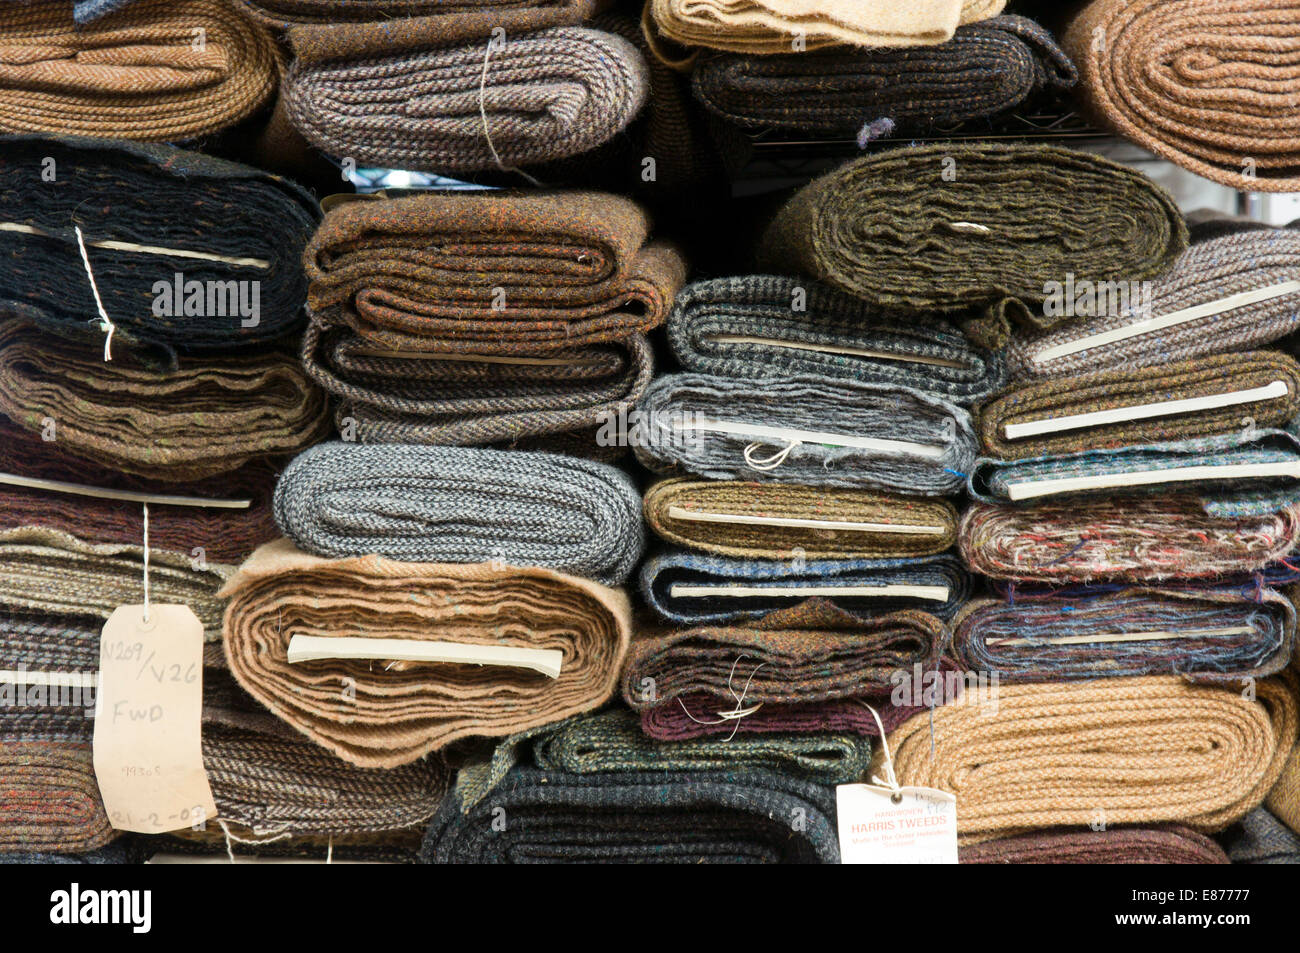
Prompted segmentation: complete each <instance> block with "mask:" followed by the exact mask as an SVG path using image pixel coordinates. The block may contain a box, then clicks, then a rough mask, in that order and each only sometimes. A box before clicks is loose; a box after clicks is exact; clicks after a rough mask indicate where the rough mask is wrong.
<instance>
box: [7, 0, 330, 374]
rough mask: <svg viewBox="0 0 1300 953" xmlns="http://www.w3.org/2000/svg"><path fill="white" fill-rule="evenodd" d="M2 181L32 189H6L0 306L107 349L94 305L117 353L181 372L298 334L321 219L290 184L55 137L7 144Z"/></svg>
mask: <svg viewBox="0 0 1300 953" xmlns="http://www.w3.org/2000/svg"><path fill="white" fill-rule="evenodd" d="M11 5H12V4H11ZM0 69H2V68H0ZM0 109H2V107H0ZM43 170H48V171H50V172H51V173H52V175H53V177H54V178H53V181H46V180H45V178H44V177H43V175H42V174H41V173H42V172H43ZM0 176H2V177H4V178H5V179H6V180H7V181H20V180H21V181H23V182H27V183H28V185H27V187H25V188H21V189H19V188H14V189H6V190H4V191H3V192H0V300H8V301H14V302H21V303H23V304H26V305H30V306H31V307H33V308H37V309H39V310H40V311H41V312H42V314H41V317H42V319H43V323H45V324H46V325H47V326H49V327H50V328H51V329H53V330H56V331H58V332H59V333H60V334H63V335H68V336H72V335H78V334H80V335H81V336H85V337H90V338H92V339H93V340H95V342H96V343H98V344H100V345H101V346H102V344H103V337H104V332H103V331H102V330H101V329H100V327H99V322H98V321H96V320H94V318H95V315H96V314H97V311H96V301H97V299H98V300H101V301H102V302H103V306H104V310H105V311H106V312H107V314H108V316H109V318H110V319H111V320H112V322H113V325H114V332H113V341H112V344H113V347H114V348H115V349H116V348H121V347H124V346H125V347H127V348H130V347H139V348H141V349H145V350H147V351H148V352H149V353H150V354H151V355H152V354H155V353H158V352H161V354H162V355H163V357H164V359H167V360H169V362H170V363H171V364H172V365H173V366H174V365H175V361H176V355H175V352H176V351H177V350H180V351H183V352H186V353H195V352H198V353H201V352H204V351H212V350H221V349H230V348H233V347H236V346H239V345H247V344H257V343H260V342H264V341H270V340H273V339H276V338H283V337H285V336H286V335H288V334H291V333H293V332H295V331H297V330H298V329H300V328H301V327H302V323H303V322H302V316H303V314H302V306H303V302H304V300H305V299H306V296H307V281H306V279H305V278H304V277H303V275H302V271H301V269H300V268H299V267H298V263H299V262H300V260H301V256H302V250H303V248H305V247H306V244H307V240H308V239H309V238H310V237H311V233H312V230H313V228H314V227H315V224H316V222H317V220H318V219H319V217H320V213H319V211H317V209H316V205H315V202H314V200H313V199H312V197H311V195H310V194H309V193H308V192H307V191H306V190H305V189H302V188H300V187H299V186H297V185H295V184H294V183H292V182H289V181H288V180H285V179H281V178H277V177H276V176H273V175H270V174H269V173H266V172H262V171H260V170H258V169H254V168H251V167H250V166H244V165H238V164H236V163H234V162H227V161H225V160H223V159H215V158H212V157H210V156H205V155H200V154H199V153H197V152H186V151H184V150H181V149H175V148H172V147H171V146H162V145H149V144H142V143H131V142H110V141H104V140H96V139H82V138H75V137H53V136H4V137H0ZM77 229H80V230H81V233H82V238H83V240H84V243H85V248H86V257H87V258H88V259H89V261H90V268H91V271H92V273H93V274H94V287H93V288H92V286H91V283H90V279H89V276H88V275H87V273H86V265H85V262H84V260H83V259H82V254H81V248H80V246H79V244H78V239H77V231H76V230H77Z"/></svg>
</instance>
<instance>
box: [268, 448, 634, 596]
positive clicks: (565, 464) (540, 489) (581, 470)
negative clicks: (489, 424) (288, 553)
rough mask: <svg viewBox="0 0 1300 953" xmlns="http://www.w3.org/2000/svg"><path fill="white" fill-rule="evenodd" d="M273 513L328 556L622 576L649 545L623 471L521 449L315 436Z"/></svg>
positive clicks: (285, 478) (610, 579)
mask: <svg viewBox="0 0 1300 953" xmlns="http://www.w3.org/2000/svg"><path fill="white" fill-rule="evenodd" d="M274 511H275V522H276V524H277V525H278V526H279V527H280V530H281V532H283V533H284V534H285V535H286V536H288V537H289V538H290V539H292V540H293V541H294V542H295V543H296V544H297V545H298V546H299V547H300V548H301V549H304V550H306V551H308V552H311V553H314V554H316V555H318V556H326V557H331V558H340V557H349V556H364V555H368V554H371V553H378V554H379V555H382V556H387V557H389V558H390V559H401V560H406V561H408V562H428V563H481V562H489V561H499V562H504V563H507V564H509V565H516V566H541V567H543V568H547V569H555V570H558V571H560V572H566V573H572V574H574V575H579V576H586V577H588V578H590V579H595V580H597V581H598V582H602V583H606V584H608V585H618V584H619V583H621V582H623V581H624V580H625V579H627V577H628V575H629V574H630V573H631V572H632V570H633V568H634V567H635V566H636V563H637V560H639V559H640V558H641V553H642V551H643V550H644V548H645V529H644V527H643V525H642V522H641V498H640V495H639V494H638V492H637V488H636V486H635V485H634V484H633V482H632V479H631V478H630V477H629V476H628V475H627V474H625V473H623V472H622V471H621V470H617V469H615V468H614V467H611V466H606V465H604V464H600V463H593V462H591V461H588V460H581V459H578V458H576V457H564V456H558V455H556V454H550V453H529V452H525V451H521V450H511V451H504V450H489V449H482V448H474V447H469V448H467V447H428V446H419V445H410V444H355V443H342V442H339V441H335V442H332V443H324V444H319V445H317V446H315V447H312V448H311V449H310V450H307V451H306V452H304V453H302V454H300V455H299V456H297V457H296V458H294V460H293V462H292V463H290V464H289V466H288V467H287V468H286V469H285V471H284V474H283V475H282V476H281V477H280V482H279V484H278V485H277V486H276V488H275V500H274Z"/></svg>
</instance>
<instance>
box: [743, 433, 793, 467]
mask: <svg viewBox="0 0 1300 953" xmlns="http://www.w3.org/2000/svg"><path fill="white" fill-rule="evenodd" d="M761 446H762V444H758V443H751V444H750V445H749V446H747V447H746V448H745V465H746V466H747V467H749V468H750V469H751V470H758V471H759V472H760V473H767V472H770V471H772V470H775V469H777V468H778V467H779V466H781V464H783V463H785V461H786V458H787V457H789V456H790V453H791V451H793V450H794V448H795V447H797V446H799V441H798V440H793V441H791V442H790V443H788V444H786V445H785V448H784V449H783V450H778V451H777V452H776V453H774V454H772V455H771V456H770V457H768V458H767V459H766V460H760V459H758V458H757V457H755V456H754V451H755V450H757V449H758V448H759V447H761Z"/></svg>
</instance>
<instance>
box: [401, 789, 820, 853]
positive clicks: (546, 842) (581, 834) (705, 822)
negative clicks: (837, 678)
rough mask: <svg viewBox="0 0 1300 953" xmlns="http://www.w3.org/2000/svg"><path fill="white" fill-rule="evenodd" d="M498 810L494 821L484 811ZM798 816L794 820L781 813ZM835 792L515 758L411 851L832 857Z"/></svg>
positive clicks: (451, 806) (450, 809)
mask: <svg viewBox="0 0 1300 953" xmlns="http://www.w3.org/2000/svg"><path fill="white" fill-rule="evenodd" d="M501 810H504V811H505V812H506V814H505V816H506V817H508V818H509V822H508V823H507V824H506V829H505V830H504V831H502V830H497V829H496V828H497V827H499V825H494V824H493V818H494V817H499V816H500V811H501ZM792 817H800V818H802V819H804V821H805V823H803V824H801V825H798V828H797V829H792V825H791V823H790V819H791V818H792ZM834 818H835V799H834V792H833V791H832V790H831V789H830V788H827V787H824V786H822V785H817V784H810V783H808V782H806V781H801V780H798V779H796V778H791V777H787V776H785V775H782V774H776V773H773V772H769V771H757V770H734V771H690V772H659V771H653V772H646V771H640V772H628V773H619V772H614V773H609V774H606V773H603V772H602V773H599V774H568V773H564V772H554V771H540V770H537V769H536V768H516V769H514V770H513V771H511V772H510V773H509V774H508V775H507V776H506V779H505V781H504V782H503V783H502V784H501V785H500V786H499V787H498V788H496V789H495V790H494V791H493V792H492V796H491V797H490V798H488V799H487V800H485V801H483V802H482V803H480V804H479V805H477V806H476V807H474V808H473V809H472V810H471V811H470V812H469V813H468V814H462V813H461V811H460V807H459V805H458V804H455V803H453V802H452V801H450V800H449V801H448V802H447V803H446V804H444V805H443V808H442V810H441V811H440V812H439V814H438V816H437V817H436V818H435V819H434V821H433V823H432V824H431V825H430V827H429V832H428V834H427V835H426V837H425V841H424V846H423V848H422V849H421V860H423V861H425V862H426V863H435V864H467V863H468V864H472V863H480V864H481V863H511V864H526V863H666V864H671V863H769V864H771V863H792V864H793V863H828V864H834V863H838V862H839V856H840V855H839V841H838V839H837V837H836V832H835V820H834Z"/></svg>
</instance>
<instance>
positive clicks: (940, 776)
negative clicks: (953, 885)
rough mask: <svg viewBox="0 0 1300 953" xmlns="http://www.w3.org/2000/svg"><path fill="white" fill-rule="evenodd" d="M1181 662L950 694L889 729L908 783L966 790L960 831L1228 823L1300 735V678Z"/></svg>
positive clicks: (970, 837) (971, 834) (978, 836)
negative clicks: (1235, 677) (1201, 672)
mask: <svg viewBox="0 0 1300 953" xmlns="http://www.w3.org/2000/svg"><path fill="white" fill-rule="evenodd" d="M1254 685H1255V692H1256V697H1253V698H1247V697H1245V696H1244V695H1243V693H1242V692H1241V691H1239V689H1238V688H1219V687H1214V686H1208V685H1192V684H1189V683H1188V682H1186V681H1184V680H1183V679H1181V678H1179V677H1177V676H1173V675H1159V676H1146V677H1139V678H1103V679H1096V680H1091V681H1084V682H1061V683H1051V682H1048V683H1043V684H1027V685H1003V686H1001V687H1000V688H999V690H998V695H997V710H996V712H993V713H990V712H989V711H988V707H987V706H968V705H944V706H941V707H939V708H936V709H934V711H933V712H929V713H926V714H924V715H918V716H916V717H913V718H911V719H910V720H908V721H907V722H906V723H905V724H903V725H902V726H901V727H900V728H898V730H896V731H894V732H892V733H891V734H890V737H889V748H890V750H891V752H892V753H893V757H894V770H895V772H896V774H897V776H898V781H899V783H900V784H904V785H923V786H928V787H936V788H939V789H940V790H944V791H948V792H950V793H953V794H955V795H956V796H957V831H958V836H959V840H961V841H965V842H973V841H976V840H983V839H986V838H988V837H990V836H999V835H1006V834H1014V833H1021V832H1025V831H1027V830H1028V829H1032V828H1040V827H1054V826H1081V825H1087V824H1092V823H1095V822H1096V821H1097V820H1099V819H1103V820H1104V821H1105V824H1106V826H1107V827H1111V826H1113V825H1121V824H1151V823H1161V822H1176V823H1179V824H1185V825H1186V826H1188V827H1191V828H1193V829H1195V830H1198V831H1215V830H1220V829H1222V828H1224V827H1226V826H1227V825H1229V824H1231V823H1232V822H1233V821H1236V820H1238V819H1240V818H1242V817H1244V816H1245V815H1246V814H1247V813H1249V812H1250V811H1251V810H1253V809H1254V808H1256V807H1258V806H1259V804H1260V803H1261V802H1262V801H1263V799H1264V796H1265V794H1267V793H1268V790H1269V788H1271V787H1272V786H1273V784H1274V782H1275V781H1276V780H1277V777H1278V775H1279V774H1280V772H1281V770H1282V765H1283V762H1284V760H1285V757H1286V754H1287V753H1288V752H1289V751H1290V749H1291V746H1292V745H1293V744H1294V739H1295V736H1296V727H1297V724H1296V705H1297V702H1296V697H1295V692H1296V689H1295V685H1294V683H1293V682H1291V681H1283V680H1282V679H1278V678H1271V679H1263V680H1260V681H1258V682H1256V683H1254Z"/></svg>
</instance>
